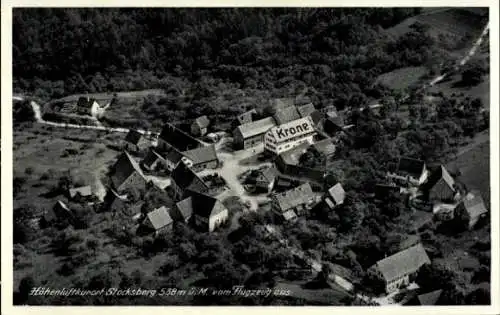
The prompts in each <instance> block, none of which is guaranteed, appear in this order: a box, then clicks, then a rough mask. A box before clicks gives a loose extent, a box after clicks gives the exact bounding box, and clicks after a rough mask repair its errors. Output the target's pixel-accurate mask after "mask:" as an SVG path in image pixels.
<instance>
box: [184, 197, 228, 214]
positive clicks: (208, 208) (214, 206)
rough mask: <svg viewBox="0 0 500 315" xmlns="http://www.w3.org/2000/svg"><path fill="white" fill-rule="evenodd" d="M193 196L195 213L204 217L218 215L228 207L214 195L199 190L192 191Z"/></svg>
mask: <svg viewBox="0 0 500 315" xmlns="http://www.w3.org/2000/svg"><path fill="white" fill-rule="evenodd" d="M190 195H191V198H192V203H191V204H192V206H193V213H194V214H196V215H199V216H201V217H204V218H209V217H211V216H214V215H217V214H219V213H221V212H222V211H225V210H227V208H226V207H225V206H224V205H223V204H222V202H220V201H219V200H217V199H216V198H214V197H211V196H208V195H205V194H203V193H200V192H197V191H191V192H190Z"/></svg>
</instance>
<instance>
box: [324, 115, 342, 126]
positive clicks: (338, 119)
mask: <svg viewBox="0 0 500 315" xmlns="http://www.w3.org/2000/svg"><path fill="white" fill-rule="evenodd" d="M325 124H326V125H327V126H328V125H331V126H332V127H336V128H343V127H344V125H345V123H344V117H343V116H342V114H339V113H337V112H335V113H328V114H327V117H326V120H325Z"/></svg>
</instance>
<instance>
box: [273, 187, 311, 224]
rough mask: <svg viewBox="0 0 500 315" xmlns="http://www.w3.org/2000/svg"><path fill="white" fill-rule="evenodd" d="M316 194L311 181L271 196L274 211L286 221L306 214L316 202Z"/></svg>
mask: <svg viewBox="0 0 500 315" xmlns="http://www.w3.org/2000/svg"><path fill="white" fill-rule="evenodd" d="M315 201H316V200H315V196H314V193H313V191H312V188H311V185H309V183H305V184H302V185H300V186H298V187H295V188H292V189H290V190H287V191H284V192H281V193H275V194H273V195H272V196H271V205H272V209H273V212H274V213H275V214H276V215H277V216H278V217H279V218H281V219H284V220H286V221H288V220H291V219H293V218H295V217H296V216H300V215H303V214H305V212H306V211H308V210H309V209H311V208H312V206H313V205H314V203H315Z"/></svg>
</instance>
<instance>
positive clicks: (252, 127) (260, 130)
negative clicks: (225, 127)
mask: <svg viewBox="0 0 500 315" xmlns="http://www.w3.org/2000/svg"><path fill="white" fill-rule="evenodd" d="M274 126H276V122H275V121H274V118H272V117H267V118H263V119H260V120H257V121H253V122H250V123H247V124H244V125H240V126H238V127H236V128H235V129H234V131H233V138H234V140H233V141H234V146H235V148H237V149H247V148H250V147H254V146H257V145H259V144H261V143H262V142H264V135H265V133H266V132H267V131H268V130H269V129H271V128H272V127H274Z"/></svg>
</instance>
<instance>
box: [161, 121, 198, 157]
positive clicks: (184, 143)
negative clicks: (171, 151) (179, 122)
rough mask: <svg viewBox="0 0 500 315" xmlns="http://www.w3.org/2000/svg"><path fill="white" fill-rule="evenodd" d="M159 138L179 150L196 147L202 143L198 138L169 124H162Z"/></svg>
mask: <svg viewBox="0 0 500 315" xmlns="http://www.w3.org/2000/svg"><path fill="white" fill-rule="evenodd" d="M159 139H162V140H164V141H165V142H167V143H169V144H170V145H171V146H173V147H174V148H176V149H177V150H179V151H181V152H182V151H187V150H191V149H194V148H198V147H200V146H201V145H202V144H201V143H200V142H199V141H198V140H196V139H195V138H193V137H191V136H190V135H188V134H187V133H185V132H184V131H182V130H180V129H179V128H177V127H175V126H174V125H171V124H166V125H165V126H163V129H162V130H161V133H160V136H159Z"/></svg>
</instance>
